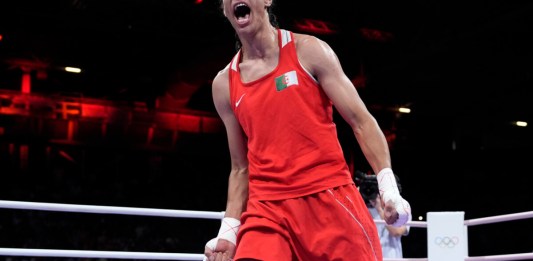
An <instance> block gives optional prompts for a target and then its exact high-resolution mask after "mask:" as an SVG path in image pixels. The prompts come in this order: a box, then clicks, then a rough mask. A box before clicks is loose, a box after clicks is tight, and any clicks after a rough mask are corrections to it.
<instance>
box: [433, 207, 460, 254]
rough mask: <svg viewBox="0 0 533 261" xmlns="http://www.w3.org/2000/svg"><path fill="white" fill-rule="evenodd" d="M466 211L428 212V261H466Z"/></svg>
mask: <svg viewBox="0 0 533 261" xmlns="http://www.w3.org/2000/svg"><path fill="white" fill-rule="evenodd" d="M464 216H465V215H464V212H462V211H457V212H428V213H427V225H428V227H427V233H428V234H427V235H428V239H427V244H428V261H464V260H465V258H466V257H468V241H467V237H466V233H467V231H466V226H465V225H464Z"/></svg>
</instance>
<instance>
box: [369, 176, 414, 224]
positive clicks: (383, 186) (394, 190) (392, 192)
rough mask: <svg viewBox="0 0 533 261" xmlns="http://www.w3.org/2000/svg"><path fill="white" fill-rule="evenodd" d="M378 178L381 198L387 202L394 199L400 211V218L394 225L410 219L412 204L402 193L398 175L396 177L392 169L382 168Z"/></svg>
mask: <svg viewBox="0 0 533 261" xmlns="http://www.w3.org/2000/svg"><path fill="white" fill-rule="evenodd" d="M377 180H378V188H379V194H380V195H381V199H382V200H383V202H385V203H387V202H389V200H390V201H392V203H393V205H394V208H395V209H396V212H398V219H397V220H396V221H395V222H394V223H393V224H392V226H395V227H400V226H402V225H404V224H405V223H406V222H407V221H408V220H409V219H410V216H411V206H410V205H409V202H407V201H406V200H405V199H403V198H402V196H401V195H400V191H399V190H398V184H396V177H394V173H393V172H392V169H390V168H384V169H382V170H381V171H380V172H379V173H378V175H377Z"/></svg>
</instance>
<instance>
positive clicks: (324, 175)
mask: <svg viewBox="0 0 533 261" xmlns="http://www.w3.org/2000/svg"><path fill="white" fill-rule="evenodd" d="M271 6H272V0H223V1H222V8H223V12H224V15H225V16H226V17H227V19H228V20H229V21H230V23H231V25H232V26H233V28H234V29H235V32H236V34H237V36H238V40H239V43H240V46H239V49H238V51H237V53H236V55H235V56H234V58H233V59H232V60H231V62H230V63H229V64H228V65H227V66H226V68H224V69H223V70H222V71H220V72H219V73H218V74H217V76H216V77H215V79H214V81H213V100H214V103H215V107H216V109H217V112H218V114H219V115H220V117H221V118H222V120H223V122H224V125H225V127H226V131H227V138H228V144H229V152H230V155H231V171H230V175H229V187H228V198H227V206H226V211H225V217H224V219H223V220H222V225H221V227H220V230H219V233H218V235H217V236H216V237H215V238H213V239H212V240H211V241H209V242H208V243H207V244H206V248H205V255H206V257H207V260H215V261H218V260H264V261H285V260H287V261H291V260H302V261H314V260H323V261H331V260H350V261H357V260H361V261H370V260H372V261H378V260H382V252H381V246H380V242H379V238H378V235H377V230H376V226H375V224H374V222H373V220H372V217H371V216H370V214H369V212H368V209H367V207H366V205H365V203H364V201H363V199H362V198H361V195H360V194H359V191H358V190H357V188H356V186H355V184H354V182H353V179H352V177H351V174H350V172H349V170H348V167H347V164H346V161H345V159H344V157H343V152H342V149H341V146H340V143H339V140H338V138H337V131H336V126H335V123H334V122H333V116H332V114H333V107H332V106H333V105H334V106H335V107H336V109H337V110H338V111H339V113H340V114H341V115H342V117H343V118H344V120H346V121H347V122H348V123H349V125H350V126H351V127H352V129H353V133H354V135H355V137H356V138H357V141H358V143H359V145H360V147H361V149H362V151H363V153H364V155H365V157H366V159H367V160H368V162H369V164H370V166H371V167H372V169H373V171H375V173H378V185H379V189H380V195H381V197H382V199H383V202H384V205H385V206H384V209H385V212H386V213H385V220H386V222H387V223H388V224H393V225H396V226H400V225H403V224H404V223H405V222H406V221H407V220H408V219H409V216H410V212H411V210H410V206H409V204H408V202H407V201H406V200H404V199H403V198H402V196H401V195H400V193H399V191H398V188H397V184H396V180H395V177H394V174H393V172H392V169H391V160H390V153H389V148H388V145H387V141H386V139H385V137H384V135H383V132H382V131H381V129H380V128H379V125H378V123H377V121H376V120H375V118H374V117H373V116H372V115H371V114H370V113H369V111H368V110H367V108H366V106H365V104H364V103H363V101H362V100H361V98H360V97H359V95H358V93H357V91H356V89H355V87H354V86H353V84H352V83H351V81H350V80H349V79H348V77H347V76H346V75H345V73H344V72H343V69H342V67H341V64H340V62H339V60H338V58H337V56H336V54H335V53H334V51H333V50H332V49H331V48H330V46H329V45H328V44H327V43H325V42H323V41H321V40H320V39H318V38H316V37H314V36H310V35H304V34H295V33H292V32H290V31H287V30H283V29H280V28H278V27H277V26H276V25H275V24H273V19H272V17H273V16H272V14H271V13H270V9H271Z"/></svg>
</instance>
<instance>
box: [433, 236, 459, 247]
mask: <svg viewBox="0 0 533 261" xmlns="http://www.w3.org/2000/svg"><path fill="white" fill-rule="evenodd" d="M434 243H435V245H437V246H440V247H442V248H454V247H455V246H456V245H457V244H459V238H458V237H448V236H444V237H436V238H435V240H434Z"/></svg>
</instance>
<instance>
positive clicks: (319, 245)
mask: <svg viewBox="0 0 533 261" xmlns="http://www.w3.org/2000/svg"><path fill="white" fill-rule="evenodd" d="M241 222H242V225H241V229H240V231H239V234H238V235H237V252H236V254H235V258H234V260H242V259H255V260H262V261H292V260H302V261H310V260H313V261H332V260H337V261H341V260H349V261H381V260H382V259H383V258H382V253H381V245H380V242H379V237H378V234H377V229H376V225H375V223H374V221H373V219H372V216H371V215H370V212H369V210H368V208H367V207H366V205H365V203H364V201H363V199H362V198H361V195H360V194H359V192H358V191H357V188H356V187H355V185H354V184H349V185H344V186H340V187H336V188H331V189H328V190H325V191H322V192H318V193H315V194H311V195H307V196H303V197H299V198H291V199H285V200H274V201H249V202H248V205H247V209H246V212H244V213H243V215H242V217H241Z"/></svg>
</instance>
